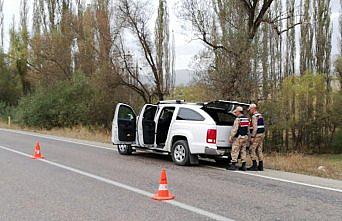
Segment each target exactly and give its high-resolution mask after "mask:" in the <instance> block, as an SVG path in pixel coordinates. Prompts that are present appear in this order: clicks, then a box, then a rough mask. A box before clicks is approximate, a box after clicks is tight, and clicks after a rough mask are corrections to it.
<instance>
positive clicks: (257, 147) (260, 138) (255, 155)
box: [249, 134, 265, 161]
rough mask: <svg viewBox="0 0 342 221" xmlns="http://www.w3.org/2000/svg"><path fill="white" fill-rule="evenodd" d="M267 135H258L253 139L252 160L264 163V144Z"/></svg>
mask: <svg viewBox="0 0 342 221" xmlns="http://www.w3.org/2000/svg"><path fill="white" fill-rule="evenodd" d="M264 138H265V134H257V135H256V136H255V138H252V141H253V142H252V144H251V146H250V148H249V154H250V155H251V159H252V160H258V159H259V161H263V160H264V155H263V154H262V146H263V143H264Z"/></svg>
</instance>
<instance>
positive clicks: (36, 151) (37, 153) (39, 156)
mask: <svg viewBox="0 0 342 221" xmlns="http://www.w3.org/2000/svg"><path fill="white" fill-rule="evenodd" d="M43 158H44V157H43V155H42V153H41V152H40V145H39V142H38V141H37V143H36V145H35V146H34V155H33V156H32V159H43Z"/></svg>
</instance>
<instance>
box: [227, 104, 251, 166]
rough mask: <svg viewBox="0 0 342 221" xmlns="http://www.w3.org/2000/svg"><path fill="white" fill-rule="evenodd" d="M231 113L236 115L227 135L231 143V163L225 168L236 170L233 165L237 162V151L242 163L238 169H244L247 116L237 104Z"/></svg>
mask: <svg viewBox="0 0 342 221" xmlns="http://www.w3.org/2000/svg"><path fill="white" fill-rule="evenodd" d="M233 113H234V114H235V116H236V119H235V121H234V126H233V128H232V130H231V133H230V136H229V139H228V141H229V143H232V144H233V145H232V154H231V155H232V161H231V162H232V163H231V165H229V167H227V170H237V167H236V166H235V165H236V163H237V159H238V156H239V153H240V154H241V162H242V165H241V167H240V168H239V169H240V170H243V171H245V170H246V146H247V142H248V126H249V120H248V118H247V117H245V116H244V115H243V109H242V107H240V106H237V107H236V108H235V110H234V111H233Z"/></svg>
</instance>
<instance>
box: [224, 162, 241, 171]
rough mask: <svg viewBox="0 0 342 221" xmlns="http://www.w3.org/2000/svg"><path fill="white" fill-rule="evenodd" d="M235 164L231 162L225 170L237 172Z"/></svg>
mask: <svg viewBox="0 0 342 221" xmlns="http://www.w3.org/2000/svg"><path fill="white" fill-rule="evenodd" d="M235 164H236V162H232V164H230V165H229V166H228V167H227V168H226V169H227V170H237V169H238V168H237V167H236V166H235Z"/></svg>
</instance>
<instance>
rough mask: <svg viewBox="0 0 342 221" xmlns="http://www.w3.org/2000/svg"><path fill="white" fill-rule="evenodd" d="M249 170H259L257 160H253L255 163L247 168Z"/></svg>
mask: <svg viewBox="0 0 342 221" xmlns="http://www.w3.org/2000/svg"><path fill="white" fill-rule="evenodd" d="M247 170H250V171H257V170H258V166H257V161H256V160H253V165H252V166H251V167H249V168H247Z"/></svg>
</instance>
